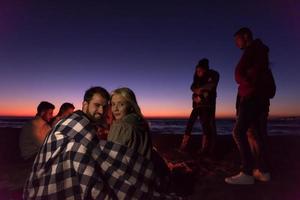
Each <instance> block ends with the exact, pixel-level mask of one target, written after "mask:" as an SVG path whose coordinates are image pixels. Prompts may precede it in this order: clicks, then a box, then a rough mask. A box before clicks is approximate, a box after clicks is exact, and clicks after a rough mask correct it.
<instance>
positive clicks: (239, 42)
mask: <svg viewBox="0 0 300 200" xmlns="http://www.w3.org/2000/svg"><path fill="white" fill-rule="evenodd" d="M234 40H235V45H236V46H237V47H238V48H239V49H245V48H246V46H247V40H246V38H245V36H244V35H237V36H235V37H234Z"/></svg>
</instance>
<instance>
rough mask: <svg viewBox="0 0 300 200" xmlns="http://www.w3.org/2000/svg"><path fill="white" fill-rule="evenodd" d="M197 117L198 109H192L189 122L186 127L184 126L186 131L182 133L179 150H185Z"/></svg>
mask: <svg viewBox="0 0 300 200" xmlns="http://www.w3.org/2000/svg"><path fill="white" fill-rule="evenodd" d="M198 116H199V109H198V108H193V110H192V112H191V115H190V118H189V120H188V122H187V125H186V129H185V132H184V136H183V139H182V141H181V145H180V150H185V149H186V147H187V144H188V142H189V139H190V136H191V133H192V130H193V126H194V124H195V121H196V119H197V117H198Z"/></svg>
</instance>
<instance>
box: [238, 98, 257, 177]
mask: <svg viewBox="0 0 300 200" xmlns="http://www.w3.org/2000/svg"><path fill="white" fill-rule="evenodd" d="M253 104H254V103H253V102H252V101H251V100H244V101H241V102H240V104H239V109H238V110H239V112H238V115H237V119H236V124H235V127H234V129H233V138H234V140H235V143H236V145H237V147H238V149H239V153H240V157H241V171H242V172H243V173H245V174H247V175H252V169H253V160H252V155H251V150H250V146H249V143H248V138H247V135H246V133H247V130H248V128H249V127H250V125H251V124H252V121H253V118H254V115H253V112H254V105H253Z"/></svg>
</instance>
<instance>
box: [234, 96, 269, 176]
mask: <svg viewBox="0 0 300 200" xmlns="http://www.w3.org/2000/svg"><path fill="white" fill-rule="evenodd" d="M267 117H268V112H267V111H266V109H262V106H261V104H260V101H259V100H258V99H255V98H248V99H241V101H240V102H239V105H238V114H237V119H236V124H235V127H234V130H233V137H234V140H235V143H236V145H237V147H238V149H239V153H240V156H241V170H242V171H243V172H244V173H245V174H248V175H251V174H252V171H253V169H254V168H258V169H260V170H261V171H267V165H266V151H265V148H266V146H265V137H266V135H267Z"/></svg>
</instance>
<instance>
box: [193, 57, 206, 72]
mask: <svg viewBox="0 0 300 200" xmlns="http://www.w3.org/2000/svg"><path fill="white" fill-rule="evenodd" d="M196 68H202V69H205V70H208V69H209V60H208V59H207V58H203V59H201V60H199V62H198V64H197V65H196Z"/></svg>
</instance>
